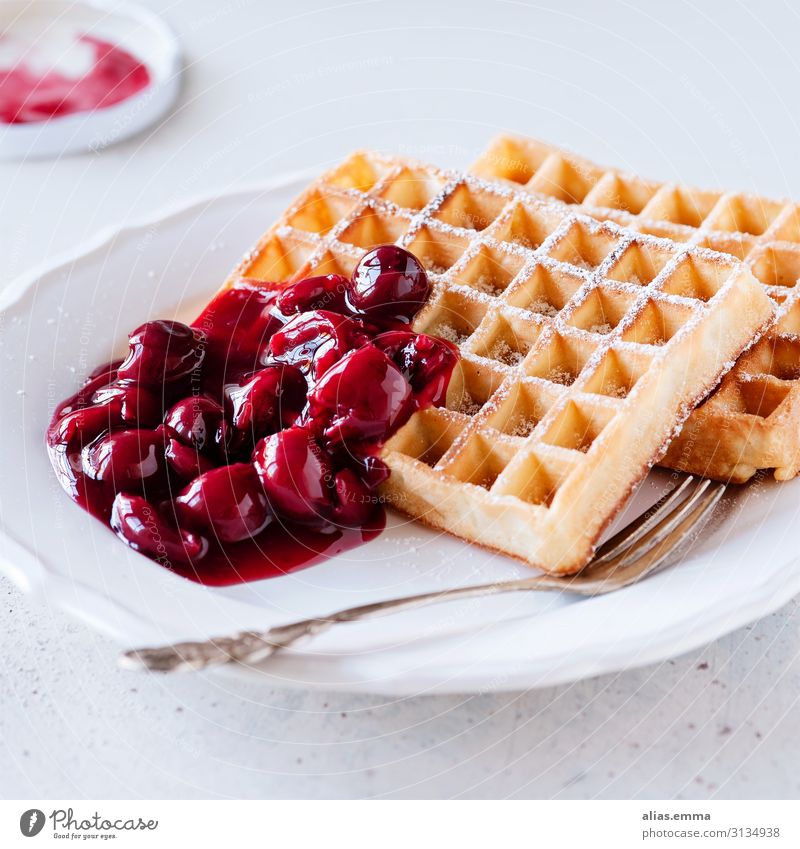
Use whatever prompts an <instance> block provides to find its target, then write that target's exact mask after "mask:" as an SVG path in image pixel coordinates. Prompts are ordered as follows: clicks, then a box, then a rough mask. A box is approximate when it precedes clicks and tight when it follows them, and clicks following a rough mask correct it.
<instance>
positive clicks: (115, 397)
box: [92, 381, 163, 427]
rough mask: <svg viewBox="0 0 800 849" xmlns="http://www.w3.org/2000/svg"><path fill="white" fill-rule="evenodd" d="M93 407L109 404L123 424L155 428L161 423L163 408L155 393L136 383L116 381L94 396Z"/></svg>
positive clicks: (99, 390)
mask: <svg viewBox="0 0 800 849" xmlns="http://www.w3.org/2000/svg"><path fill="white" fill-rule="evenodd" d="M92 404H93V405H98V404H99V405H103V404H109V405H113V406H114V409H115V411H118V416H119V420H120V422H121V423H122V424H126V425H136V426H138V427H153V426H155V425H157V424H158V423H159V422H160V421H161V416H162V413H163V407H162V405H161V399H160V398H159V397H158V396H157V395H156V393H155V392H152V391H151V390H149V389H147V388H146V387H144V386H138V385H137V384H135V383H120V382H119V381H115V382H114V383H111V384H109V385H108V386H105V387H103V388H102V389H98V390H97V391H96V392H95V393H94V394H93V395H92Z"/></svg>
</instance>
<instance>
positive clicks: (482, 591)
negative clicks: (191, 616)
mask: <svg viewBox="0 0 800 849" xmlns="http://www.w3.org/2000/svg"><path fill="white" fill-rule="evenodd" d="M565 583H566V582H565V581H564V579H563V578H554V577H551V576H549V575H535V576H533V577H530V578H521V579H519V580H516V581H501V582H496V583H493V584H478V585H475V586H469V587H455V588H453V589H448V590H442V591H441V592H429V593H420V594H418V595H411V596H405V597H403V598H394V599H389V600H388V601H378V602H373V603H372V604H362V605H359V606H358V607H349V608H347V609H345V610H339V611H337V612H336V613H332V614H330V616H327V617H325V618H315V619H302V620H300V621H298V622H290V623H289V624H287V625H277V626H276V627H274V628H270V629H269V630H267V631H242V632H241V633H239V634H235V635H234V636H232V637H219V638H211V639H209V640H202V641H198V642H185V643H174V644H172V645H168V646H157V647H153V648H141V649H132V650H131V651H127V652H125V653H124V654H122V655H121V656H120V665H121V666H123V667H124V668H126V669H135V670H141V669H147V670H150V671H151V672H176V671H186V670H199V669H208V668H209V667H211V666H220V665H222V664H225V663H232V662H238V663H248V664H252V663H258V662H259V661H262V660H264V659H266V658H268V657H270V655H273V654H275V652H277V651H280V650H281V649H286V648H289V646H293V645H294V644H295V643H297V642H298V641H299V640H301V639H303V638H306V637H313V636H316V635H317V634H321V633H322V632H323V631H327V630H328V629H329V628H331V627H332V626H333V625H335V624H338V623H342V622H359V621H361V620H364V619H375V618H377V617H379V616H385V615H387V614H389V613H396V612H398V611H401V610H416V609H417V608H420V607H427V606H429V605H433V604H439V603H440V602H444V601H453V600H454V599H457V598H462V599H463V598H482V597H484V596H491V595H500V594H502V593H510V592H519V591H521V590H526V591H527V590H562V591H563V590H564V589H566V588H568V587H569V585H566V586H565ZM572 591H573V592H578V593H581V594H584V595H589V594H593V592H592V590H591V589H590V585H589V584H586V585H582V584H581V583H579V582H574V583H573V585H572Z"/></svg>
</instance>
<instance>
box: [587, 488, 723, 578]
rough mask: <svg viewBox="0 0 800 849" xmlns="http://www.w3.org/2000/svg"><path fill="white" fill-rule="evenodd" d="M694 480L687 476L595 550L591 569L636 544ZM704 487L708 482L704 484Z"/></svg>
mask: <svg viewBox="0 0 800 849" xmlns="http://www.w3.org/2000/svg"><path fill="white" fill-rule="evenodd" d="M693 480H694V477H693V476H692V475H689V476H688V477H687V478H685V480H683V482H682V483H681V484H680V486H677V487H676V488H675V489H673V490H672V492H668V493H667V494H666V495H664V496H662V497H661V498H659V500H658V501H656V503H655V504H653V505H652V506H651V507H649V508H648V509H647V510H645V511H644V513H642V514H641V515H640V516H637V518H635V519H634V520H633V521H632V522H629V523H628V524H627V525H625V527H624V528H623V529H622V530H621V531H618V532H617V533H616V534H614V536H613V537H611V538H610V539H607V540H606V541H605V542H604V543H603V544H602V545H601V546H600V548H598V549H597V554H596V555H595V558H594V560H592V563H591V567H595V566H601V565H602V564H603V563H607V562H608V561H609V560H612V559H613V558H614V557H616V556H617V555H618V554H620V553H621V552H622V551H625V550H626V549H628V548H630V546H632V545H633V544H634V543H635V542H638V541H639V540H640V539H641V538H642V537H643V536H644V535H645V534H646V533H647V532H648V531H649V530H650V529H651V528H652V527H653V526H654V525H655V524H657V523H658V522H660V521H661V519H663V518H664V516H665V515H667V514H668V513H669V512H670V510H671V508H672V505H673V504H675V502H676V501H678V500H679V499H680V498H681V496H682V495H683V494H684V493H685V492H686V488H687V487H688V486H689V484H690V483H691V482H692V481H693ZM705 483H706V485H707V484H708V481H706V482H705Z"/></svg>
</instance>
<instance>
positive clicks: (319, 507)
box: [253, 427, 333, 523]
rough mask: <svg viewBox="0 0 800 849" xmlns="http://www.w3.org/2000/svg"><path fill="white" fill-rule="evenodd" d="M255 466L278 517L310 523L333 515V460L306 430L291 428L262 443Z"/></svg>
mask: <svg viewBox="0 0 800 849" xmlns="http://www.w3.org/2000/svg"><path fill="white" fill-rule="evenodd" d="M253 464H254V465H255V468H256V471H257V472H258V476H259V478H260V479H261V484H262V486H263V487H264V490H265V492H266V493H267V496H268V498H269V502H270V504H271V505H272V508H273V510H275V512H276V513H279V514H280V515H281V516H283V517H284V518H286V519H292V520H294V521H296V522H310V523H315V522H318V521H320V520H325V519H326V518H327V517H328V516H329V515H330V511H331V507H332V501H331V498H332V493H331V485H332V483H333V473H332V471H331V466H330V459H329V458H328V456H327V455H326V453H325V452H324V451H323V450H322V449H321V448H320V447H319V445H318V444H317V443H316V441H315V440H314V438H313V436H312V435H311V434H310V433H309V432H308V431H307V430H306V429H305V428H300V427H290V428H289V429H288V430H282V431H280V433H274V434H272V436H268V437H267V438H266V439H262V440H261V442H259V443H258V445H257V446H256V449H255V451H254V452H253Z"/></svg>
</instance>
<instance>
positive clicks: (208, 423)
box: [164, 395, 223, 451]
mask: <svg viewBox="0 0 800 849" xmlns="http://www.w3.org/2000/svg"><path fill="white" fill-rule="evenodd" d="M222 417H223V411H222V405H221V404H218V403H217V402H216V401H214V400H212V399H211V398H206V397H204V396H202V395H196V396H192V397H190V398H184V399H183V400H181V401H178V403H177V404H173V406H172V407H171V408H170V409H169V411H168V412H167V415H166V416H165V417H164V424H166V425H167V426H168V427H170V428H172V430H174V431H175V433H176V435H177V437H178V439H180V440H181V442H183V443H184V444H185V445H192V446H194V447H195V448H197V450H198V451H205V450H206V449H208V448H209V447H211V446H212V445H214V444H215V439H216V436H217V432H218V430H219V426H220V424H221V423H222Z"/></svg>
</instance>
